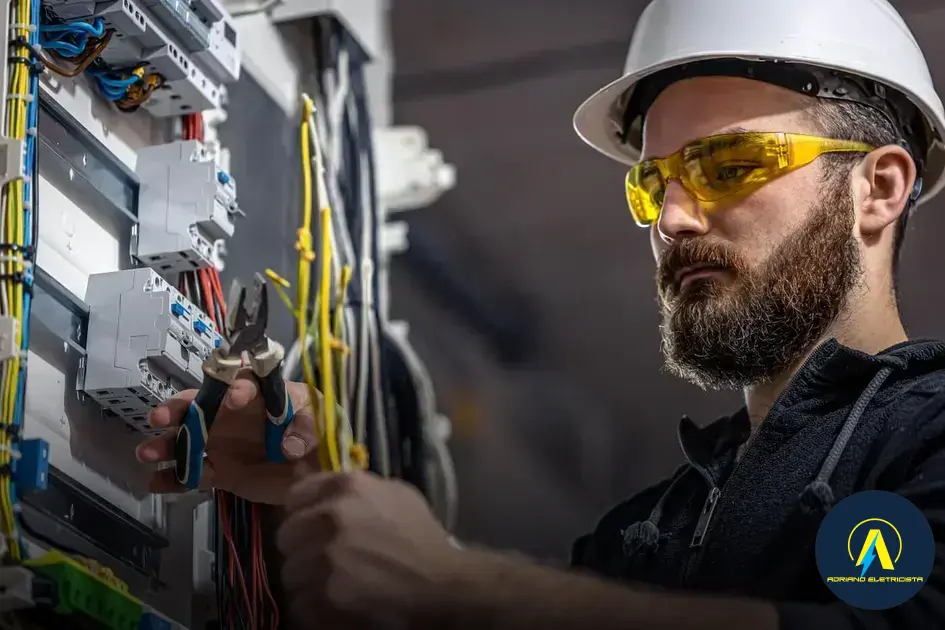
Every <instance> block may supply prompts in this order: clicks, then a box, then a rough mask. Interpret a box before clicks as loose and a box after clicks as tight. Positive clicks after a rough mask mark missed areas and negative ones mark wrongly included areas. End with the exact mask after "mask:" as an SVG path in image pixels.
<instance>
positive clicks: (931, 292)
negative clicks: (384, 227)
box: [392, 0, 945, 559]
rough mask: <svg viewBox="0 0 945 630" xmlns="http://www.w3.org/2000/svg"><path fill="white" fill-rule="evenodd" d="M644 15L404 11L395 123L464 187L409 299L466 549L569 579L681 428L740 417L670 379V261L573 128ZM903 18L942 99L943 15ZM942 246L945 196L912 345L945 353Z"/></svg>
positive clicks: (397, 34) (406, 288)
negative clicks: (573, 550)
mask: <svg viewBox="0 0 945 630" xmlns="http://www.w3.org/2000/svg"><path fill="white" fill-rule="evenodd" d="M644 4H645V3H644V2H643V1H642V0H636V1H631V0H582V2H576V1H573V0H572V1H567V0H479V1H478V2H442V1H437V0H407V1H403V2H394V3H393V12H392V17H393V35H394V48H395V64H396V76H395V82H394V103H395V122H396V123H397V124H418V125H421V126H423V127H424V128H425V129H426V130H427V132H428V133H429V136H430V138H431V143H432V144H433V145H434V146H436V147H437V148H439V149H442V150H443V152H444V153H445V155H446V157H447V159H448V160H449V161H451V162H452V163H454V164H455V165H456V167H457V170H458V185H457V187H456V189H455V190H453V191H451V192H450V193H448V194H447V195H446V196H445V197H444V198H443V199H442V200H441V201H440V202H438V203H437V204H436V205H435V206H433V207H431V208H429V209H425V210H422V211H419V212H417V213H414V214H413V215H412V216H410V217H409V221H410V225H411V242H412V247H411V251H410V252H409V253H408V254H406V255H405V256H404V257H403V258H402V259H400V260H399V261H398V263H397V264H396V266H395V273H394V279H393V282H394V288H393V295H394V312H395V315H399V316H403V317H404V318H406V319H407V320H408V321H409V322H410V323H411V331H412V338H413V339H414V342H415V344H416V345H417V347H418V350H419V351H420V353H421V354H422V356H423V357H424V359H425V360H426V361H427V363H428V364H429V367H430V369H431V372H432V373H433V375H434V379H435V381H436V386H437V389H438V394H439V397H440V401H441V407H442V408H443V410H444V411H446V412H448V413H449V414H450V415H451V416H452V418H453V420H454V425H455V427H454V432H455V438H454V441H453V451H454V455H455V457H456V460H457V466H458V469H459V474H460V492H461V495H460V496H461V505H460V527H459V533H460V535H461V536H463V537H466V538H471V539H475V540H477V541H480V542H485V543H488V544H491V545H494V546H499V547H513V548H517V549H520V550H522V551H525V552H528V553H531V554H534V555H538V556H544V557H549V558H559V559H560V558H564V557H565V555H566V552H567V549H568V545H569V543H570V540H571V539H572V538H573V537H574V536H575V535H577V534H579V533H581V532H583V531H584V530H586V529H587V528H589V527H591V526H593V524H594V522H595V519H596V518H597V516H598V515H599V513H600V512H601V510H603V509H605V508H606V507H607V506H608V505H610V504H611V503H613V502H614V501H616V500H617V499H619V498H620V497H624V496H626V495H628V494H630V493H632V492H634V491H636V490H639V489H641V488H642V487H644V486H646V485H648V484H649V483H652V482H654V481H655V480H656V479H657V478H658V477H660V476H661V475H663V474H666V473H668V472H670V471H671V470H672V469H673V468H674V467H675V466H676V465H678V463H679V462H680V459H681V456H680V454H679V451H678V448H677V446H676V442H675V426H676V422H677V420H678V418H679V416H680V415H681V414H683V413H687V414H689V415H690V416H691V417H693V418H694V419H696V420H699V421H709V420H712V419H714V418H715V417H717V416H718V415H720V414H721V413H724V412H726V411H730V410H732V409H733V408H734V405H736V404H737V403H738V396H737V395H735V394H728V395H725V394H705V393H703V392H701V391H700V390H698V389H696V388H694V387H692V386H689V385H687V384H685V383H682V382H679V381H678V380H676V379H673V378H672V377H670V376H668V375H666V374H663V373H661V365H662V361H661V356H660V352H659V338H658V335H657V323H658V317H657V310H656V305H655V291H654V287H653V280H652V275H653V261H652V258H651V254H650V251H649V247H648V242H647V237H646V234H645V232H643V231H641V230H639V229H638V228H636V227H635V226H634V224H633V222H632V220H631V219H630V216H629V214H628V212H627V210H626V206H625V202H624V198H623V191H622V178H623V175H624V170H623V169H622V168H621V167H620V166H619V165H617V164H614V163H612V162H610V161H608V160H607V159H606V158H604V157H602V156H600V155H598V154H597V153H595V152H594V151H593V150H591V149H590V148H588V147H586V146H584V145H583V144H582V143H581V142H580V140H579V139H578V138H577V136H576V135H575V134H574V132H573V131H572V128H571V115H572V113H573V111H574V109H575V108H576V107H577V106H578V104H579V103H580V102H581V101H582V100H583V99H584V98H585V97H586V96H588V95H590V94H591V93H592V92H593V91H594V90H596V89H597V88H599V87H601V86H603V85H604V84H605V83H607V82H609V81H611V80H613V79H615V78H617V77H618V76H619V74H620V71H621V68H622V64H623V60H624V56H625V54H626V48H627V44H628V42H629V35H630V33H631V31H632V27H633V24H634V21H635V19H636V17H637V15H638V14H639V12H640V10H641V9H642V6H643V5H644ZM898 4H899V5H900V6H902V7H904V8H905V9H904V10H906V11H907V16H906V17H907V20H908V21H909V22H910V23H911V24H912V25H913V26H914V28H915V31H916V35H917V38H918V39H919V41H920V43H921V44H922V46H923V47H924V49H925V51H926V55H927V57H929V58H930V59H932V60H933V62H934V64H933V65H934V66H935V67H934V74H935V77H936V81H937V85H938V86H939V87H940V91H941V89H942V88H943V87H945V47H943V45H942V41H943V37H942V35H945V8H941V3H940V2H939V0H912V1H903V2H900V3H898ZM933 6H935V7H937V8H935V9H933V8H932V7H933ZM943 233H945V196H943V197H941V198H939V200H938V201H937V203H936V204H935V205H934V206H926V207H924V208H923V209H922V210H921V211H920V212H919V214H918V216H917V217H916V218H915V219H914V221H913V223H912V230H911V233H910V234H909V236H908V239H907V248H906V253H905V261H904V268H903V275H904V281H903V293H904V304H903V309H904V316H905V320H906V322H907V325H908V327H909V329H910V331H911V333H912V334H913V335H914V336H945V318H943V316H942V313H943V312H945V297H943V290H942V289H943V287H945V264H943V258H942V253H941V248H940V246H939V245H938V240H939V239H940V238H941V235H942V234H943ZM434 268H436V269H440V270H442V269H446V270H447V273H446V274H444V273H437V272H436V271H435V269H434Z"/></svg>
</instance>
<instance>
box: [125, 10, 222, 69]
mask: <svg viewBox="0 0 945 630" xmlns="http://www.w3.org/2000/svg"><path fill="white" fill-rule="evenodd" d="M142 4H144V6H146V7H147V8H148V9H150V10H151V12H152V13H154V15H156V16H157V17H158V19H159V20H160V21H161V22H162V23H163V24H164V25H165V26H166V27H167V28H168V30H170V31H171V32H172V33H173V35H174V36H175V37H176V38H177V39H178V41H180V42H181V44H182V45H183V46H184V48H186V50H187V52H189V53H191V54H192V55H193V57H194V59H196V60H197V61H198V62H199V63H202V64H203V66H204V67H205V68H206V70H207V72H208V73H209V74H210V75H211V76H212V77H213V78H214V79H216V80H217V81H220V82H221V83H233V82H235V81H237V80H239V78H240V48H239V41H238V35H237V32H236V28H235V27H234V25H233V21H232V18H231V17H230V15H229V13H227V11H226V10H225V9H224V8H223V6H222V5H221V4H220V2H219V0H192V1H190V2H183V1H182V0H142Z"/></svg>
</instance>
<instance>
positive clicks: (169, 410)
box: [148, 389, 197, 429]
mask: <svg viewBox="0 0 945 630" xmlns="http://www.w3.org/2000/svg"><path fill="white" fill-rule="evenodd" d="M196 395H197V390H196V389H185V390H184V391H182V392H177V393H176V394H174V395H173V396H171V397H170V398H168V399H167V400H165V401H164V402H162V403H161V404H159V405H157V406H156V407H155V408H154V409H152V410H151V413H150V414H148V424H150V425H151V426H152V427H154V428H155V429H166V428H168V427H177V426H180V424H181V422H183V421H184V416H185V415H186V414H187V408H188V407H190V403H191V402H193V400H194V396H196Z"/></svg>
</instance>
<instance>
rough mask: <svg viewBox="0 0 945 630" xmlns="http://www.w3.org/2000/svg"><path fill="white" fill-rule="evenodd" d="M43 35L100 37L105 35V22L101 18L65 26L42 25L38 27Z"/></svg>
mask: <svg viewBox="0 0 945 630" xmlns="http://www.w3.org/2000/svg"><path fill="white" fill-rule="evenodd" d="M39 30H40V32H43V33H61V32H66V33H85V34H87V35H91V36H92V37H101V36H102V35H104V34H105V21H104V20H103V19H102V18H95V22H93V23H92V24H89V23H88V22H67V23H65V24H43V25H42V26H40V27H39Z"/></svg>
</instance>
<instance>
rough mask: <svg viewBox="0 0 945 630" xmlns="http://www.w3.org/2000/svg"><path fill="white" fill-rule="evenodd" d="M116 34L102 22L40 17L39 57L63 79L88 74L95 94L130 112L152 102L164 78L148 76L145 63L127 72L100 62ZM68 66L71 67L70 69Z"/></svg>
mask: <svg viewBox="0 0 945 630" xmlns="http://www.w3.org/2000/svg"><path fill="white" fill-rule="evenodd" d="M114 34H115V32H114V30H112V29H106V28H105V23H104V21H103V20H102V18H94V19H93V20H92V21H91V22H85V21H81V20H76V21H72V22H64V21H62V20H59V19H58V18H56V17H55V15H53V14H52V13H51V12H50V11H46V12H45V13H44V15H43V23H42V26H40V37H39V44H40V46H41V47H42V49H43V53H48V54H43V53H40V52H39V51H38V50H36V49H34V52H35V53H36V54H37V55H40V56H41V57H42V59H43V61H44V63H45V64H46V66H47V67H48V68H49V69H50V70H51V71H52V72H55V73H56V74H58V75H60V76H63V77H77V76H79V75H80V74H82V73H83V72H84V73H86V74H88V75H89V77H91V78H92V80H93V82H94V83H95V86H96V88H97V89H98V91H99V92H100V93H101V94H102V96H104V97H105V98H107V99H108V100H110V101H112V102H113V103H115V106H116V107H117V108H118V109H119V110H121V111H125V112H132V111H135V110H136V109H138V107H140V106H141V105H142V104H144V103H145V102H147V100H148V99H149V98H151V94H153V93H154V91H155V90H157V89H159V88H161V87H163V85H164V77H163V76H161V75H160V74H157V73H148V72H147V70H146V68H147V65H146V64H145V63H141V64H138V65H136V66H133V67H130V68H116V67H113V66H110V65H109V64H107V63H105V61H104V60H103V59H102V58H101V55H102V53H103V52H104V51H105V49H106V48H107V47H108V44H109V42H110V41H111V39H112V37H113V36H114ZM70 66H71V67H70Z"/></svg>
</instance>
